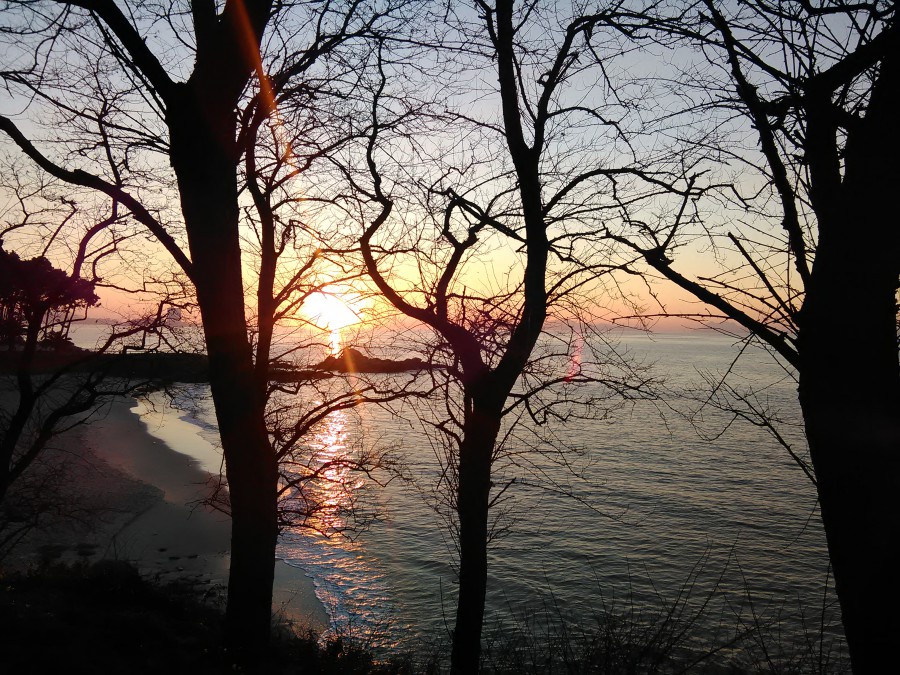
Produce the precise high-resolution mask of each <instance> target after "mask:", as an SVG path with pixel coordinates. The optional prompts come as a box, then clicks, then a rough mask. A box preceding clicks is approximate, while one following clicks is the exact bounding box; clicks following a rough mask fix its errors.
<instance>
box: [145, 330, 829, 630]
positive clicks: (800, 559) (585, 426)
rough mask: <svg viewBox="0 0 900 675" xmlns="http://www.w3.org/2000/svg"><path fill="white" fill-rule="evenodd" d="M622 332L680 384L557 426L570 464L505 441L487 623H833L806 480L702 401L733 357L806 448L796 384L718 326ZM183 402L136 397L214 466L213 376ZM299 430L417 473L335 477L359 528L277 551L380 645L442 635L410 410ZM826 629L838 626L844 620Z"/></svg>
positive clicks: (449, 594) (757, 431) (753, 430)
mask: <svg viewBox="0 0 900 675" xmlns="http://www.w3.org/2000/svg"><path fill="white" fill-rule="evenodd" d="M621 340H622V345H623V346H624V347H625V348H627V350H628V351H629V352H630V353H631V354H632V355H633V356H634V357H635V358H637V359H639V360H643V361H645V362H652V363H654V364H655V365H654V372H655V373H656V374H657V375H658V376H664V377H665V379H666V382H667V387H668V388H669V389H670V390H672V391H673V392H675V393H674V394H673V395H672V396H673V397H672V398H671V399H670V400H668V401H667V402H665V403H663V402H650V401H638V402H632V403H629V404H628V405H627V406H622V407H621V408H619V409H618V410H616V411H614V413H613V414H611V415H610V416H609V417H608V418H607V419H604V420H570V421H567V422H566V423H564V424H562V423H559V424H557V426H556V427H555V428H553V429H552V431H555V432H556V435H557V437H559V438H561V439H562V440H563V441H564V442H565V445H566V447H567V448H568V451H567V453H566V454H565V455H564V456H563V457H564V459H565V465H564V464H563V463H561V462H560V461H559V457H557V456H554V455H553V454H552V453H548V454H541V453H540V452H534V451H533V449H532V450H531V451H527V446H528V445H530V444H531V442H530V441H528V442H525V441H523V442H522V444H521V447H518V446H516V442H517V441H516V439H515V438H513V439H512V440H511V441H510V449H512V450H514V451H519V450H521V451H523V452H522V454H521V456H520V459H519V460H517V461H516V462H515V463H513V464H510V463H506V464H504V465H502V466H501V467H499V474H500V475H498V476H497V478H496V480H495V482H496V483H497V485H503V484H505V482H506V481H507V480H508V479H510V478H513V477H515V478H516V479H517V481H516V484H514V485H513V486H512V487H511V488H510V489H509V490H508V491H507V493H506V496H508V497H509V499H508V500H506V501H505V502H504V503H503V505H502V511H501V512H499V515H500V519H499V521H498V523H497V524H498V529H499V530H500V532H499V535H498V536H497V537H496V539H495V540H494V541H492V543H491V547H490V552H489V556H490V558H489V580H488V599H487V605H488V619H487V625H488V626H489V627H491V626H497V625H501V624H502V625H507V626H508V625H510V623H511V622H513V623H521V622H522V621H523V617H528V619H529V620H535V619H536V620H537V621H539V620H540V618H541V617H542V616H544V615H551V616H553V617H557V618H565V619H571V620H584V619H585V618H586V617H591V616H593V615H595V614H597V613H598V612H601V611H602V610H603V608H606V609H610V608H613V609H615V608H619V610H627V608H629V607H631V606H632V605H634V606H636V607H639V608H656V609H660V608H665V607H671V606H673V605H675V604H678V603H682V605H683V606H682V609H684V610H685V614H684V616H688V615H691V614H692V613H700V612H702V615H701V616H700V619H699V621H698V627H697V632H698V633H699V634H701V635H703V634H706V635H715V636H718V637H717V639H719V640H720V641H721V640H724V639H727V637H728V636H729V635H733V633H734V632H735V629H736V628H737V629H738V630H740V628H741V627H743V628H748V627H750V626H752V625H754V623H761V624H765V625H766V626H767V627H768V628H769V629H770V630H771V631H772V632H773V633H778V634H779V636H780V638H779V639H785V640H789V641H795V640H800V641H802V640H804V639H805V638H806V631H807V630H811V631H813V632H815V631H817V630H818V626H819V623H820V619H821V618H822V616H823V615H824V616H825V618H826V622H827V623H829V624H831V625H832V626H837V625H839V624H838V617H839V614H838V610H837V606H836V602H835V598H834V594H833V592H832V591H831V590H830V588H829V583H828V582H829V576H828V559H827V555H826V548H825V538H824V534H823V531H822V527H821V524H820V520H819V514H818V509H817V504H816V496H815V490H814V487H813V485H812V484H811V482H810V481H809V479H808V478H807V477H806V476H805V475H804V474H803V472H802V471H801V470H800V468H798V467H797V465H796V464H795V463H794V461H793V460H792V459H791V457H790V455H789V454H788V452H787V451H786V450H785V449H784V448H783V447H781V446H780V445H779V444H778V443H777V442H776V441H775V440H774V438H773V437H772V435H771V434H770V433H769V432H768V431H767V430H766V429H764V428H761V427H759V426H756V425H754V424H752V423H751V422H749V421H747V420H745V419H742V418H741V417H735V416H734V415H732V414H729V413H725V412H722V411H719V410H717V409H715V408H714V407H712V406H706V407H702V408H701V403H700V402H699V401H698V400H694V399H697V398H700V399H702V398H703V397H704V396H705V395H708V394H709V390H710V387H711V385H710V384H709V381H708V380H709V379H710V377H712V378H713V379H715V376H716V375H720V374H721V373H723V372H725V371H726V370H729V369H730V370H731V375H730V382H731V383H732V385H733V386H734V387H735V389H737V390H738V391H740V392H742V393H743V394H744V395H745V396H746V397H747V399H748V400H749V401H750V402H751V403H752V404H753V405H754V406H755V407H757V408H758V409H760V410H767V411H768V412H769V414H770V415H774V416H776V417H777V418H778V420H779V423H778V426H777V429H778V431H779V433H780V434H781V435H782V437H783V438H784V440H785V441H786V442H788V443H789V444H790V445H791V447H792V448H793V449H794V451H795V452H797V453H798V454H800V455H804V454H805V444H804V441H803V436H802V427H801V426H800V413H799V409H798V405H797V400H796V383H795V382H794V381H793V380H792V379H791V378H790V377H789V375H788V374H787V373H786V372H785V371H784V370H783V369H782V368H781V367H780V366H779V365H778V364H777V363H775V362H774V361H773V360H772V359H771V357H769V356H768V355H766V354H763V353H761V352H759V351H755V350H753V349H750V350H747V351H746V352H745V353H744V354H743V356H742V357H741V359H740V360H739V361H738V362H737V364H736V365H735V366H732V362H733V361H734V359H735V357H736V355H737V353H738V349H739V346H738V345H737V344H736V343H735V341H734V340H732V339H730V338H727V337H723V336H720V335H716V334H712V333H708V332H695V333H690V334H679V335H675V334H670V335H656V336H654V337H652V338H651V337H648V336H645V335H635V334H632V335H627V334H626V335H623V336H622V338H621ZM704 375H705V376H706V377H704ZM720 393H721V390H720ZM158 396H161V395H158ZM157 403H161V401H157ZM174 404H175V407H176V413H175V414H172V413H171V412H169V413H168V414H166V415H162V413H161V408H162V407H164V406H160V408H159V409H157V411H156V412H150V411H149V410H147V409H146V408H145V409H143V415H144V418H145V420H146V421H147V422H148V425H149V428H150V431H151V432H152V433H156V434H158V435H159V436H160V437H161V438H162V439H163V440H165V441H166V442H167V443H168V444H169V445H171V446H172V447H173V448H174V449H175V450H177V451H180V452H185V453H186V454H192V455H194V456H196V457H198V458H199V459H201V461H203V462H204V463H205V466H207V468H208V469H210V470H218V468H219V461H220V460H219V459H218V455H217V454H216V449H215V446H216V428H215V423H214V416H213V415H212V407H211V403H210V401H209V396H208V391H207V389H206V388H205V387H203V386H189V387H187V386H186V387H184V388H183V389H182V390H181V391H180V393H179V396H177V397H176V399H175V401H174ZM698 409H699V414H694V415H693V416H691V417H689V415H690V413H691V412H694V413H696V412H697V411H698ZM307 445H308V447H309V449H310V450H311V451H315V452H320V453H323V455H329V454H331V455H339V454H340V453H341V452H344V451H349V450H353V449H358V448H360V447H367V446H369V447H377V448H379V449H393V450H394V451H395V452H397V453H398V456H402V458H403V461H404V465H405V467H406V473H407V474H408V475H409V476H412V477H415V478H416V482H415V483H409V482H405V481H403V480H398V479H395V480H392V481H391V482H389V483H388V484H387V485H386V486H384V487H382V486H379V485H377V484H375V483H374V482H372V481H371V480H367V479H365V478H364V477H361V476H358V475H354V474H350V473H348V474H347V475H346V476H343V477H338V478H339V482H343V484H344V485H351V486H352V487H353V488H354V489H355V490H357V493H356V494H358V495H360V496H362V497H363V498H362V499H360V503H361V504H364V505H365V506H366V508H367V509H369V512H371V513H376V514H377V515H378V516H379V518H378V519H377V520H375V521H374V522H372V523H371V524H370V525H369V526H368V528H367V529H366V530H364V531H362V532H359V533H356V534H354V535H352V538H350V537H347V536H332V537H324V536H321V535H319V534H317V533H315V532H309V531H292V532H287V533H285V534H284V536H283V537H282V540H281V544H280V546H279V555H280V556H281V557H283V558H284V559H285V560H286V561H287V562H288V563H289V564H291V565H295V566H297V567H299V568H301V569H303V570H304V571H305V573H306V574H307V575H308V576H310V577H311V578H312V579H313V581H314V582H315V586H316V589H317V594H318V596H319V598H320V599H321V600H322V602H323V603H324V604H325V606H326V608H327V610H328V611H329V613H330V615H331V618H332V621H333V623H334V625H335V627H336V628H337V629H340V630H344V631H348V630H349V631H351V632H353V633H355V634H357V635H365V636H368V637H370V639H371V640H372V641H373V642H374V643H375V644H376V645H381V646H384V647H395V646H400V647H415V644H416V642H417V641H419V640H429V641H433V640H438V641H440V640H442V639H443V640H446V639H447V636H448V633H447V631H448V628H447V626H452V624H453V614H454V609H455V604H454V603H455V593H456V580H455V571H454V564H455V558H456V555H455V548H454V543H453V538H452V536H451V534H450V530H449V529H448V527H447V523H446V522H445V520H444V519H443V518H442V517H441V516H440V515H439V514H438V513H437V512H436V511H435V510H434V509H433V508H431V506H430V505H429V503H428V501H427V499H426V498H425V497H424V496H423V493H425V494H426V495H427V494H428V493H429V490H430V489H431V487H432V486H433V484H434V481H433V478H434V477H435V476H436V475H437V473H438V471H439V463H438V461H437V459H436V453H435V450H434V448H433V446H432V444H431V442H430V441H429V439H428V436H427V435H426V434H425V433H424V431H423V427H422V424H421V423H420V422H419V421H418V420H417V417H416V415H415V414H413V413H412V412H411V411H409V410H406V411H403V410H400V411H399V413H398V411H394V412H388V411H386V410H383V409H380V408H376V407H364V408H361V409H357V410H355V411H353V412H337V413H333V414H332V415H331V416H330V417H329V418H328V419H327V420H325V422H324V423H323V424H321V425H320V426H319V428H318V429H317V430H316V432H315V433H314V434H312V435H311V437H310V438H308V439H307ZM523 467H524V468H523ZM380 478H382V479H386V478H387V476H386V475H381V476H380ZM322 489H323V490H328V489H331V488H330V487H329V486H323V488H322ZM334 498H335V500H337V501H340V500H341V499H345V498H346V497H345V493H344V492H343V491H340V492H335V496H334ZM335 513H336V514H337V515H336V516H335V517H340V514H339V510H338V511H336V512H335ZM398 636H399V637H398ZM829 636H830V637H829V639H832V638H833V639H834V640H836V641H839V640H840V638H839V631H838V629H837V628H833V629H831V632H830V633H829Z"/></svg>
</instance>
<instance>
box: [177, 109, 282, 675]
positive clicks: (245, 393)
mask: <svg viewBox="0 0 900 675" xmlns="http://www.w3.org/2000/svg"><path fill="white" fill-rule="evenodd" d="M196 100H206V101H207V102H208V101H209V98H208V97H207V98H206V99H203V98H202V97H197V98H193V99H192V98H190V93H189V92H186V95H185V96H184V98H183V105H181V106H172V107H170V109H169V119H168V122H169V127H170V130H171V150H170V157H171V160H172V166H173V167H174V169H175V172H176V175H177V177H178V184H179V189H180V193H181V207H182V213H183V215H184V219H185V225H186V228H187V233H188V242H189V245H190V250H191V258H192V263H193V270H194V284H195V286H196V289H197V302H198V305H199V306H200V311H201V314H202V316H203V329H204V333H205V337H206V349H207V354H208V356H209V371H210V389H211V391H212V397H213V402H214V404H215V410H216V418H217V420H218V424H219V432H220V435H221V440H222V450H223V453H224V455H225V467H226V476H227V479H228V490H229V498H230V504H231V521H232V538H231V569H230V573H229V579H228V603H227V608H226V645H227V646H228V648H229V649H230V650H232V652H233V653H234V656H235V658H236V659H237V660H238V661H240V662H243V663H252V662H253V661H254V660H255V659H256V658H257V657H258V656H259V655H260V654H261V652H262V650H263V648H264V647H265V645H266V644H267V642H268V639H269V634H270V630H271V618H272V580H273V576H274V565H275V546H276V540H277V515H276V514H277V475H278V473H277V463H276V459H275V456H274V453H273V452H272V449H271V446H270V443H269V438H268V434H267V432H266V427H265V402H264V400H263V398H262V397H261V396H260V395H259V392H258V390H257V388H256V387H255V386H254V368H253V359H252V353H251V347H250V342H249V338H248V332H247V323H246V317H245V314H244V287H243V279H242V273H241V250H240V237H239V231H238V222H239V212H238V194H237V171H236V162H237V157H236V153H235V152H234V148H233V143H234V141H233V139H234V137H235V129H234V124H235V121H234V115H233V106H228V105H223V106H221V108H214V107H212V106H209V105H205V106H203V107H202V108H201V106H199V105H196V104H195V101H196Z"/></svg>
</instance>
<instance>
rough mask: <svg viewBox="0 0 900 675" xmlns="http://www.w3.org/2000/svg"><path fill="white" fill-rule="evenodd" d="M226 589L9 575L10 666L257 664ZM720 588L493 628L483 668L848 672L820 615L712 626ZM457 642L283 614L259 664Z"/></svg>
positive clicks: (4, 654) (526, 618)
mask: <svg viewBox="0 0 900 675" xmlns="http://www.w3.org/2000/svg"><path fill="white" fill-rule="evenodd" d="M221 600H222V598H221V594H217V593H216V592H215V589H213V590H212V591H211V590H210V589H209V588H207V589H206V590H205V592H203V593H202V594H201V592H200V591H198V589H197V587H196V586H192V585H191V584H190V583H187V582H185V581H181V582H176V583H170V584H167V585H160V584H157V583H154V582H153V581H151V580H148V579H146V578H144V577H142V576H141V575H140V574H139V573H138V572H137V570H136V569H135V568H134V567H133V566H132V565H131V564H129V563H127V562H124V561H117V560H101V561H99V562H96V563H94V564H85V563H81V564H76V565H73V566H65V565H61V564H47V565H45V566H43V567H41V568H40V569H36V570H33V571H31V572H30V573H28V574H13V575H3V573H2V572H0V634H2V635H3V636H4V643H5V645H6V648H5V649H3V650H0V672H4V673H26V672H27V673H44V672H48V673H49V672H65V673H68V674H79V673H85V674H87V673H98V674H99V673H126V672H127V673H147V674H149V673H162V672H167V673H190V674H191V675H203V674H206V673H224V672H248V671H245V670H243V669H241V668H240V667H236V666H235V665H234V664H233V663H232V659H231V658H230V655H229V653H228V651H227V650H226V648H225V646H224V643H223V639H222V636H223V632H222V627H223V622H224V614H223V613H222V608H221ZM708 600H709V598H706V599H699V601H698V602H696V603H695V602H694V601H692V600H691V599H690V598H689V597H680V598H679V599H678V600H677V601H676V602H675V603H673V604H670V605H666V604H664V603H662V604H660V605H659V606H656V607H651V608H641V607H638V606H636V605H635V604H634V603H632V602H629V601H625V602H611V603H603V604H602V606H601V607H598V608H596V610H595V612H594V614H593V616H591V617H589V618H586V619H584V620H582V621H580V622H578V623H572V622H567V621H564V620H563V619H562V618H561V617H559V615H557V617H556V620H551V621H550V622H540V621H538V620H536V618H535V617H536V616H537V614H535V613H528V614H527V615H520V616H519V617H518V618H517V619H516V620H514V621H512V622H509V623H506V624H498V625H494V626H492V627H491V628H490V629H489V630H488V631H487V633H488V639H487V640H486V644H485V648H484V650H483V652H482V668H481V672H484V673H496V674H509V675H514V674H531V673H534V674H537V673H567V674H581V673H595V674H600V675H606V674H608V675H614V674H619V673H629V674H636V675H637V674H642V673H706V674H716V675H718V674H724V673H729V674H742V673H798V674H799V673H817V674H819V673H841V672H846V671H847V670H848V669H847V668H846V667H847V665H848V664H847V663H846V660H845V659H844V657H843V655H842V654H836V653H834V652H832V650H831V648H830V646H829V645H828V643H827V642H822V641H821V640H820V638H821V637H822V636H821V634H818V633H817V631H818V630H820V629H821V626H816V627H815V628H814V629H813V630H811V631H810V634H809V635H808V637H807V639H806V640H805V641H804V640H800V641H799V642H798V641H796V640H795V641H793V642H789V641H787V640H786V639H785V638H784V636H782V635H780V634H779V621H778V619H777V617H763V616H756V615H754V616H753V617H751V619H750V621H746V620H738V621H736V622H735V625H734V626H732V627H730V628H728V629H727V630H725V631H724V632H722V633H720V634H719V635H718V636H717V637H715V638H713V637H711V636H706V637H702V636H700V635H699V634H698V632H697V631H696V630H695V629H696V624H697V619H698V618H699V616H700V615H701V614H702V613H703V612H704V611H707V609H708V607H707V603H708ZM446 647H447V645H446V644H441V643H434V644H429V645H425V644H423V645H422V646H421V647H420V648H419V650H418V651H417V653H415V654H410V653H406V654H400V655H394V656H390V657H385V656H384V655H383V654H379V653H377V652H376V651H373V650H372V649H371V648H370V646H369V645H368V644H367V643H366V642H365V641H364V640H361V639H358V638H355V637H353V636H332V637H329V638H323V637H322V636H319V635H317V634H316V633H314V632H297V631H295V630H294V629H293V627H292V626H290V625H287V624H284V623H281V624H278V629H277V630H275V631H274V637H273V640H272V642H271V644H270V646H269V647H268V649H267V652H266V654H265V655H264V658H263V659H262V661H261V663H260V665H259V666H258V668H257V669H254V670H253V671H252V672H258V673H273V674H280V673H297V672H304V673H314V674H322V675H338V674H349V675H407V674H408V675H412V674H414V673H423V674H438V673H441V672H445V670H446V667H445V666H446V660H447V656H448V654H447V649H446Z"/></svg>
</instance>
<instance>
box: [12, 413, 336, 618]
mask: <svg viewBox="0 0 900 675" xmlns="http://www.w3.org/2000/svg"><path fill="white" fill-rule="evenodd" d="M135 405H136V403H135V401H134V400H132V399H119V400H117V401H115V402H113V403H112V404H111V405H109V406H108V407H106V408H104V409H103V410H102V411H101V414H100V415H99V416H98V419H96V420H95V421H93V422H92V423H91V424H89V425H86V426H82V427H79V428H76V429H74V430H72V431H70V432H67V433H66V434H63V435H61V436H59V437H58V438H57V439H54V446H53V448H52V449H51V450H50V451H49V452H48V453H47V456H46V461H47V462H51V461H64V462H65V465H66V466H67V474H66V476H67V481H66V482H67V484H68V486H69V487H68V488H67V491H66V492H67V500H68V501H67V504H66V509H67V513H66V514H65V516H66V517H61V518H59V519H58V522H55V523H54V522H51V523H50V525H49V527H48V528H45V529H44V530H43V531H41V532H34V533H32V534H30V535H29V536H28V537H26V538H25V539H24V540H23V541H22V542H21V543H20V544H19V545H18V546H17V547H16V549H15V550H14V551H13V552H12V554H10V555H9V556H8V557H7V559H6V560H4V561H3V564H4V566H5V567H7V568H27V567H29V566H32V565H36V564H39V563H40V562H41V561H55V560H58V561H61V562H67V563H71V562H76V561H78V560H84V561H87V562H90V561H93V560H99V559H102V558H113V559H119V560H128V561H131V562H133V563H134V564H135V565H136V566H137V567H138V569H139V570H140V571H141V573H142V574H144V575H146V576H148V577H149V578H151V579H156V580H159V581H160V582H167V581H173V580H185V581H188V582H190V583H193V584H196V586H197V587H198V589H200V590H201V592H203V593H205V594H206V595H207V596H209V597H211V598H212V599H217V598H224V594H225V589H226V586H227V580H228V564H229V557H228V551H229V542H230V523H229V519H228V517H227V516H226V515H224V514H222V513H220V512H217V511H214V510H212V509H210V508H208V507H206V506H204V505H200V504H199V502H200V501H201V500H202V499H203V498H204V497H205V496H206V494H207V492H208V490H209V487H208V481H209V479H210V475H209V474H208V473H207V472H206V471H204V470H203V469H202V468H201V467H200V466H199V464H198V462H197V461H195V460H194V459H192V458H191V457H189V456H187V455H184V454H181V453H179V452H176V451H175V449H172V448H170V447H168V446H167V445H166V444H165V443H164V442H162V441H160V440H158V439H157V438H155V437H154V436H153V435H151V434H150V433H149V432H148V430H147V427H146V425H145V424H144V422H143V421H142V420H141V418H140V417H138V415H136V414H135V413H134V412H132V408H133V407H134V406H135ZM73 514H83V515H80V516H79V517H76V518H74V519H73V518H72V517H71V516H72V515H73ZM273 611H274V612H275V613H277V614H279V615H280V616H281V617H283V618H284V619H287V620H289V621H291V622H292V623H293V624H294V625H296V626H297V627H299V628H301V629H302V628H306V627H309V628H313V629H315V630H319V631H321V630H323V629H325V628H326V627H327V625H328V615H327V613H326V612H325V608H324V607H323V606H322V604H321V602H319V600H318V598H316V596H315V589H314V586H313V583H312V580H311V579H309V578H308V577H307V576H306V575H305V574H304V573H303V572H302V570H299V569H297V568H295V567H291V566H289V565H286V564H284V563H283V562H281V561H277V562H276V569H275V587H274V600H273Z"/></svg>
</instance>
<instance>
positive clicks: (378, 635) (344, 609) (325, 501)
mask: <svg viewBox="0 0 900 675" xmlns="http://www.w3.org/2000/svg"><path fill="white" fill-rule="evenodd" d="M343 346H344V344H343V337H342V333H341V327H338V328H331V330H330V331H329V344H328V351H329V355H331V356H338V355H340V352H341V350H342V349H343ZM360 424H361V421H360V419H359V417H358V416H357V415H355V414H354V413H353V412H350V411H345V410H335V411H332V412H331V413H330V414H329V415H328V416H327V417H325V418H324V419H323V420H322V421H321V422H320V423H319V424H318V425H316V427H314V428H313V430H312V431H311V433H310V434H309V436H308V437H307V440H306V449H307V451H308V452H309V456H310V460H309V462H308V465H307V467H306V469H305V470H304V471H305V472H306V473H307V475H312V476H314V478H313V479H312V480H310V481H307V482H306V483H305V485H304V491H305V494H304V496H303V499H304V501H305V504H306V506H309V505H313V508H314V511H315V513H314V515H313V517H312V518H311V519H310V520H309V521H308V524H309V525H310V527H305V528H293V529H291V530H289V531H286V532H284V533H283V535H282V537H281V541H280V547H279V557H282V558H283V559H284V560H285V561H286V562H287V563H288V564H291V565H294V566H296V567H299V568H301V569H303V570H304V571H305V572H306V574H307V575H308V576H310V577H311V578H312V579H313V582H314V584H315V586H316V595H317V596H318V598H319V600H320V601H321V602H322V603H323V605H325V608H326V611H327V612H328V614H329V616H330V618H331V621H332V629H333V630H335V631H338V632H340V633H341V634H346V633H347V631H350V632H351V633H352V634H353V635H354V636H356V637H359V638H363V639H365V640H366V641H367V643H368V644H370V645H372V646H373V647H377V648H381V649H390V648H392V647H395V646H397V644H399V643H398V641H397V637H396V635H395V634H393V633H392V632H391V631H390V630H389V629H388V627H389V626H388V621H387V616H388V615H389V614H390V613H391V612H390V607H391V606H392V599H391V594H390V592H389V590H388V586H389V585H388V583H387V579H386V577H385V573H384V571H382V570H381V569H379V566H378V565H377V563H376V562H375V560H374V559H373V556H372V552H371V551H368V550H367V549H366V546H365V544H364V543H363V542H362V541H360V539H358V538H357V535H358V534H359V533H358V532H357V531H356V530H355V529H354V527H356V526H358V523H357V522H355V521H354V519H353V518H354V516H357V517H358V516H359V515H360V514H361V513H363V512H365V511H366V508H367V507H366V505H362V504H361V503H360V502H361V501H362V500H361V495H362V493H363V492H365V481H366V476H365V474H364V473H362V472H360V471H359V470H357V469H356V468H355V462H354V460H355V459H356V454H357V451H358V450H359V448H358V447H357V443H358V441H359V438H358V436H359V433H360V432H361V428H360Z"/></svg>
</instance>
